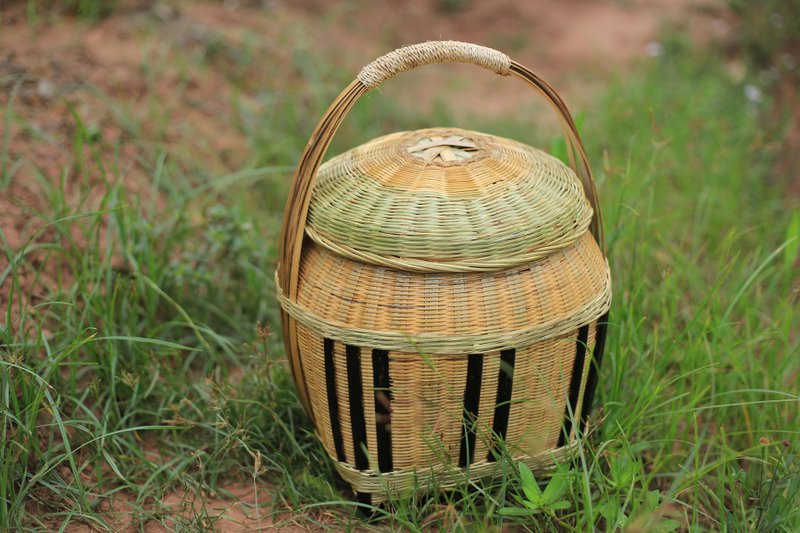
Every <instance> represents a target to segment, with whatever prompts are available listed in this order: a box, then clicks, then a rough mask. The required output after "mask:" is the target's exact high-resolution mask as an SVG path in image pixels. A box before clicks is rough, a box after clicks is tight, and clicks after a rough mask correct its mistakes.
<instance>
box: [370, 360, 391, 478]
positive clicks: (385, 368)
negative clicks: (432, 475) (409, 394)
mask: <svg viewBox="0 0 800 533" xmlns="http://www.w3.org/2000/svg"><path fill="white" fill-rule="evenodd" d="M372 384H373V386H374V388H375V435H376V438H377V442H378V469H379V470H380V471H381V472H391V471H392V470H394V465H393V461H392V425H391V424H392V390H391V383H390V381H389V352H387V351H386V350H377V349H375V350H372Z"/></svg>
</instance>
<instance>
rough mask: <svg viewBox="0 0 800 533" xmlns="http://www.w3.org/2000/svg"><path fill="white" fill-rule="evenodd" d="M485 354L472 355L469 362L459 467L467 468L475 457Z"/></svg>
mask: <svg viewBox="0 0 800 533" xmlns="http://www.w3.org/2000/svg"><path fill="white" fill-rule="evenodd" d="M482 378H483V354H479V353H477V354H470V355H469V360H468V362H467V384H466V385H465V386H464V420H463V423H462V425H461V451H460V453H459V456H458V466H460V467H462V468H463V467H465V466H467V465H469V464H471V463H472V460H473V458H474V457H475V431H476V429H477V428H476V426H477V423H478V408H479V406H480V402H481V380H482Z"/></svg>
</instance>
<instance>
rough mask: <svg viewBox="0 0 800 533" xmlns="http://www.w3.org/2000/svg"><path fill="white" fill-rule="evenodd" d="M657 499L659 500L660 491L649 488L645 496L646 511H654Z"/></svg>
mask: <svg viewBox="0 0 800 533" xmlns="http://www.w3.org/2000/svg"><path fill="white" fill-rule="evenodd" d="M659 500H661V493H660V492H658V491H657V490H651V491H650V492H648V493H647V496H645V500H644V501H645V507H646V508H647V510H648V511H654V510H655V509H656V508H657V507H658V502H659Z"/></svg>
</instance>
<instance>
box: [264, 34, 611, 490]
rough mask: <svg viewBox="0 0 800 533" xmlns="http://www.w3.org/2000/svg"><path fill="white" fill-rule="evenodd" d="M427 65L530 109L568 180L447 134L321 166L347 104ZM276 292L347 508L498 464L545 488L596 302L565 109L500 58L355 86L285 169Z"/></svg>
mask: <svg viewBox="0 0 800 533" xmlns="http://www.w3.org/2000/svg"><path fill="white" fill-rule="evenodd" d="M446 62H462V63H470V64H474V65H477V66H480V67H483V68H486V69H488V70H491V71H493V72H495V73H497V74H499V75H502V76H515V77H517V78H519V79H521V80H522V81H524V82H525V83H526V84H527V85H529V86H530V87H532V88H533V89H534V90H536V91H537V92H538V93H539V94H540V95H542V96H543V97H544V98H545V99H546V101H547V102H548V103H549V104H550V105H551V106H552V108H553V109H554V110H555V112H556V113H557V115H558V118H559V120H560V122H561V125H562V128H563V130H564V133H565V137H566V139H567V148H568V150H567V151H568V154H569V157H570V162H571V165H570V166H567V165H565V164H563V163H562V162H561V161H559V160H557V159H556V158H554V157H552V156H550V155H548V154H546V153H544V152H542V151H540V150H537V149H534V148H531V147H529V146H526V145H524V144H521V143H519V142H516V141H512V140H509V139H503V138H500V137H496V136H492V135H487V134H483V133H479V132H474V131H465V130H461V129H457V128H431V129H425V130H419V131H411V132H399V133H394V134H391V135H387V136H384V137H380V138H378V139H375V140H373V141H371V142H368V143H366V144H364V145H362V146H359V147H357V148H354V149H352V150H349V151H347V152H345V153H343V154H341V155H338V156H336V157H334V158H332V159H330V160H329V161H328V162H326V163H325V164H323V165H321V161H322V158H323V156H324V154H325V152H326V150H327V148H328V146H329V144H330V142H331V139H332V137H333V135H334V134H335V132H336V130H337V128H338V127H339V125H340V124H341V123H342V121H343V120H344V118H345V116H346V115H347V113H348V111H349V110H350V109H351V108H352V107H353V105H354V104H355V102H356V101H357V100H358V99H359V98H360V97H361V96H362V95H364V94H365V93H367V92H368V91H370V90H371V89H374V88H376V87H377V86H378V85H380V84H381V83H383V82H384V81H386V80H388V79H389V78H391V77H393V76H395V75H396V74H398V73H401V72H404V71H408V70H411V69H413V68H416V67H418V66H422V65H428V64H438V63H446ZM570 167H572V168H570ZM276 283H277V287H278V298H279V300H280V303H281V309H282V320H283V335H284V341H285V344H286V350H287V352H288V354H289V360H290V363H291V368H292V373H293V376H294V381H295V383H296V385H297V390H298V392H299V397H300V399H301V401H302V403H303V405H304V407H305V409H306V410H307V412H308V414H309V415H310V417H311V418H312V420H313V422H314V425H315V428H316V431H317V434H318V435H319V438H320V439H321V441H322V443H323V445H324V447H325V449H326V450H327V452H328V453H329V455H330V457H331V458H332V460H333V461H334V463H335V465H336V467H337V470H338V471H339V473H340V474H341V475H342V477H343V478H344V479H345V480H346V481H347V482H349V483H350V484H351V485H352V487H353V489H354V491H355V492H356V493H357V495H358V496H359V499H360V500H361V501H372V502H379V501H382V500H383V499H385V498H386V497H387V495H389V494H392V493H402V492H403V491H404V490H407V489H409V488H410V487H415V486H416V487H418V486H422V487H426V486H430V485H433V484H435V485H436V486H439V487H443V486H449V485H453V484H456V483H458V482H459V480H463V478H464V472H465V470H468V471H469V474H470V475H471V476H490V475H493V474H496V473H497V472H498V471H499V468H500V466H499V462H498V458H499V455H500V453H501V450H504V451H503V453H509V454H510V455H511V456H512V457H514V458H515V459H517V460H522V461H525V462H526V463H527V464H528V465H529V466H531V467H532V468H533V469H534V470H535V471H537V472H539V473H540V474H541V473H546V472H547V471H548V469H550V468H552V467H553V465H554V464H556V463H557V462H559V461H561V460H563V459H564V458H565V456H566V455H567V454H568V453H569V451H570V450H571V448H572V447H573V446H574V445H575V443H576V439H577V438H579V436H580V431H581V428H582V427H585V424H586V419H587V416H588V413H589V410H590V408H591V404H592V396H593V393H594V390H595V387H596V383H597V371H598V367H599V363H600V359H601V357H602V352H603V345H604V339H605V331H606V320H607V312H608V308H609V305H610V300H611V283H610V275H609V270H608V264H607V261H606V259H605V256H604V252H603V233H602V223H601V216H600V208H599V205H598V202H597V194H596V191H595V187H594V182H593V179H592V173H591V169H590V167H589V162H588V159H587V157H586V153H585V151H584V148H583V145H582V143H581V140H580V138H579V136H578V132H577V129H576V127H575V123H574V122H573V120H572V117H571V116H570V113H569V111H568V109H567V107H566V105H565V104H564V102H563V101H562V100H561V98H560V97H559V96H558V95H557V94H556V92H555V91H554V90H553V89H552V88H551V87H550V86H549V85H548V84H547V83H545V82H544V81H543V80H542V79H541V78H539V77H538V76H537V75H536V74H534V73H533V72H531V71H530V70H528V69H527V68H525V67H523V66H522V65H520V64H519V63H517V62H515V61H512V60H511V59H509V57H508V56H506V55H505V54H503V53H501V52H498V51H496V50H492V49H490V48H485V47H482V46H477V45H473V44H467V43H461V42H455V41H438V42H428V43H423V44H418V45H413V46H409V47H405V48H401V49H399V50H396V51H394V52H391V53H389V54H387V55H385V56H383V57H381V58H379V59H377V60H375V61H374V62H372V63H370V64H369V65H367V66H366V67H365V68H364V69H362V70H361V72H360V73H359V75H358V77H357V78H356V79H355V80H354V81H353V82H352V83H351V84H350V85H349V86H348V87H347V88H346V89H345V90H344V91H343V92H342V93H341V94H340V95H339V97H338V98H337V99H336V100H335V101H334V102H333V104H332V105H331V106H330V108H329V109H328V111H327V112H326V113H325V115H324V116H323V117H322V119H321V120H320V122H319V124H318V126H317V128H316V130H315V131H314V133H313V134H312V136H311V139H310V140H309V142H308V145H307V146H306V149H305V152H304V153H303V155H302V158H301V160H300V163H299V166H298V168H297V171H296V173H295V176H294V181H293V184H292V189H291V192H290V195H289V199H288V203H287V206H286V212H285V215H284V221H283V230H282V235H281V241H280V258H279V264H278V269H277V272H276ZM501 444H502V446H501Z"/></svg>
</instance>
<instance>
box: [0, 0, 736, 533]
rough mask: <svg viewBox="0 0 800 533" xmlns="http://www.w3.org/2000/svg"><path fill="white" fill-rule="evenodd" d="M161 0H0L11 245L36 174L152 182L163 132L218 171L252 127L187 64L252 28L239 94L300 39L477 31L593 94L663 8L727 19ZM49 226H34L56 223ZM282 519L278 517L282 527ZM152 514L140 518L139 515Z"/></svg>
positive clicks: (215, 503) (487, 88)
mask: <svg viewBox="0 0 800 533" xmlns="http://www.w3.org/2000/svg"><path fill="white" fill-rule="evenodd" d="M169 5H171V6H173V5H174V6H176V7H167V4H162V3H155V2H148V1H142V0H139V1H119V2H116V3H115V6H116V7H115V10H114V12H112V13H111V14H110V15H109V16H108V17H106V18H104V19H103V20H101V21H100V22H98V23H96V24H89V23H86V22H82V21H78V20H75V19H74V18H72V17H70V16H69V15H68V14H67V15H65V14H59V15H57V16H54V17H49V16H41V17H40V19H39V20H38V22H36V23H35V24H32V23H30V21H28V20H27V18H26V15H25V2H10V3H8V4H6V3H4V4H3V7H0V13H1V14H2V22H0V24H2V27H1V28H0V105H2V106H3V108H4V109H5V108H7V106H9V100H10V99H11V96H12V93H13V92H14V91H15V87H16V88H17V93H16V100H15V102H14V103H13V114H14V117H15V120H13V121H12V124H11V128H10V131H8V132H2V134H0V139H2V138H4V136H7V138H8V139H10V144H9V161H10V162H15V161H18V160H21V159H22V160H25V161H28V162H29V163H25V164H23V165H22V166H21V167H20V168H19V169H18V171H17V172H16V174H15V176H14V178H13V179H12V181H11V185H10V187H9V188H8V189H6V190H5V191H4V192H3V194H2V196H0V228H2V231H3V234H4V235H5V238H6V239H7V241H8V244H9V246H10V247H11V249H12V250H15V251H18V250H20V249H21V248H22V247H23V246H24V245H25V242H26V241H27V240H28V239H29V238H30V237H31V235H32V234H33V233H34V232H35V231H36V230H37V229H38V228H41V227H42V225H43V224H44V220H43V218H42V217H39V216H38V215H37V213H38V212H39V210H41V209H44V208H45V206H46V205H48V204H47V200H46V199H45V198H43V192H42V187H41V185H40V180H41V179H45V180H51V181H56V180H59V179H60V178H61V176H62V172H63V171H64V169H67V170H68V174H67V175H66V191H67V198H66V201H67V202H68V203H69V202H75V201H77V199H78V198H79V197H80V196H81V194H82V195H83V196H86V195H88V203H87V204H85V208H87V209H91V208H92V207H96V204H97V202H98V201H99V198H100V193H99V191H100V189H101V185H102V181H103V178H104V177H105V178H106V179H108V180H112V181H120V182H121V183H123V185H124V186H125V187H126V188H127V189H129V190H131V191H133V192H135V193H136V194H139V195H148V194H150V192H149V191H150V186H149V184H150V177H149V176H148V174H147V170H146V168H144V167H143V165H142V164H141V162H140V161H141V159H142V158H144V159H145V160H150V161H152V159H153V156H154V151H153V145H154V144H155V145H159V144H163V145H167V146H169V147H170V152H171V153H178V154H179V157H184V158H185V160H187V161H191V160H194V161H200V162H202V164H203V165H205V166H206V168H208V169H210V170H211V171H212V172H214V171H218V172H220V173H224V172H229V171H231V170H235V169H237V168H238V167H239V166H240V165H241V164H242V163H243V162H244V161H245V160H246V158H247V156H248V154H247V146H248V143H247V140H246V139H245V138H243V136H242V133H240V131H239V130H238V129H237V128H236V127H235V119H234V118H235V117H234V115H235V110H234V109H232V105H231V99H230V97H229V94H230V88H231V86H230V78H231V75H232V74H236V73H231V72H230V70H229V69H230V68H231V67H230V66H229V65H228V64H227V63H226V61H225V58H224V57H223V58H222V59H221V60H216V59H213V58H211V59H209V62H208V67H207V68H203V69H196V68H193V66H194V65H195V63H196V57H197V55H198V54H200V55H203V54H210V52H209V50H212V49H213V48H214V47H215V46H219V44H220V43H222V45H223V46H224V47H226V48H225V49H227V50H236V49H237V47H238V46H240V45H242V43H243V42H245V41H246V40H248V39H249V40H250V42H251V44H252V40H253V38H254V37H253V36H256V43H255V49H256V50H257V51H258V53H259V54H263V55H262V56H260V57H259V59H258V60H257V61H254V62H253V63H252V64H251V65H250V66H248V67H247V70H246V71H245V72H244V73H242V76H243V77H244V78H245V81H244V82H243V83H241V84H240V86H239V87H238V90H239V92H240V93H242V98H243V99H244V100H245V101H246V100H247V99H248V98H251V97H252V95H253V93H254V92H255V91H256V90H257V89H258V88H260V87H272V86H274V85H275V81H274V80H276V79H280V78H282V77H283V78H285V77H291V76H294V77H295V78H297V83H298V85H297V86H298V90H302V84H303V83H304V80H303V79H302V76H300V77H298V74H297V73H296V72H292V71H291V67H290V64H291V62H290V61H289V60H288V58H289V57H290V55H291V53H292V50H293V48H294V47H295V46H297V45H303V46H306V47H307V48H310V49H312V50H318V53H319V55H320V56H321V57H322V58H324V59H326V60H327V61H329V62H331V64H333V65H335V67H336V68H340V69H343V70H346V71H350V72H353V73H355V72H357V70H358V68H359V67H360V66H362V65H363V64H364V63H366V62H368V61H369V60H371V59H373V58H374V57H376V56H378V55H380V54H381V53H385V52H387V51H389V50H391V49H393V48H395V47H397V46H400V45H403V44H408V43H413V42H419V41H425V40H433V39H457V40H465V41H473V42H477V43H481V44H486V45H489V46H493V47H496V48H500V49H502V50H504V51H507V52H508V53H509V54H510V55H512V56H513V57H514V58H515V59H518V60H519V61H520V62H522V63H524V64H526V65H528V66H530V67H531V68H533V69H534V70H537V71H538V72H540V73H541V74H543V75H544V76H545V77H546V78H547V79H549V80H551V81H552V83H553V84H554V85H555V86H556V87H558V88H560V89H561V90H562V91H563V94H564V96H565V98H566V100H567V101H575V100H578V99H581V98H584V99H585V98H590V97H591V94H592V88H593V87H596V86H601V85H602V80H603V79H606V78H607V77H608V76H611V75H618V74H620V73H621V72H624V69H625V68H626V66H627V65H629V64H630V63H631V62H632V61H635V60H638V59H640V58H647V56H648V53H650V54H652V53H656V52H657V51H658V45H657V44H653V43H655V41H656V40H657V39H658V34H659V30H660V29H661V28H662V26H663V25H664V24H666V23H668V22H670V21H681V23H682V24H687V23H690V24H692V26H693V27H694V28H695V30H696V31H695V33H696V34H697V35H699V36H708V35H713V34H715V33H720V32H723V33H724V32H725V31H727V30H726V28H727V27H728V26H727V22H726V15H725V13H723V12H722V11H721V10H720V8H719V7H718V3H717V2H714V1H713V0H707V1H695V0H651V1H643V0H629V1H625V2H620V1H617V0H601V1H589V0H573V1H568V2H567V1H563V0H536V1H514V0H497V1H493V2H479V1H476V0H473V1H470V0H461V1H446V0H439V1H434V0H411V1H407V2H389V1H388V0H380V1H373V2H368V1H366V0H363V1H351V2H333V1H331V0H298V1H296V2H289V1H283V2H281V1H268V0H265V1H255V0H249V1H245V0H240V1H226V2H224V3H221V2H214V3H212V2H180V3H177V4H169ZM51 19H52V20H51ZM193 58H194V59H193ZM193 61H194V63H193ZM456 71H457V72H458V71H459V70H458V69H456ZM452 72H453V71H452V70H448V71H443V69H423V71H422V72H420V73H419V74H418V76H417V77H416V78H413V79H412V80H411V83H413V84H419V85H416V89H415V90H413V91H405V94H406V96H402V94H403V92H404V91H399V92H398V93H396V94H398V95H400V96H399V98H400V99H401V100H402V102H401V104H400V105H406V106H408V105H413V106H425V105H430V104H431V102H432V100H433V99H434V98H435V96H436V92H437V91H436V90H439V89H440V88H441V87H443V86H444V81H445V78H446V77H447V76H451V75H452ZM223 74H224V75H223ZM470 74H472V72H471V71H470ZM464 79H466V78H463V76H462V82H463V80H464ZM598 80H599V81H598ZM176 87H180V88H181V90H176ZM420 87H422V89H420ZM464 92H465V93H466V95H467V96H465V97H464V99H463V100H459V105H460V106H463V107H459V108H463V109H465V110H468V111H465V112H467V113H477V114H484V115H492V116H497V115H498V114H503V113H513V111H514V110H515V109H516V108H517V107H518V106H519V105H521V102H522V100H521V99H523V98H524V99H526V101H527V100H528V99H530V98H532V96H531V95H529V94H526V93H525V92H523V91H519V87H517V86H513V85H511V84H508V83H505V82H504V80H499V79H495V77H492V76H488V75H487V76H470V77H469V91H464ZM393 94H395V93H393ZM98 95H103V96H102V97H100V96H98ZM408 95H412V96H413V98H414V99H412V98H411V97H409V96H408ZM420 95H422V96H420ZM587 95H589V96H587ZM333 96H334V95H333V94H331V97H333ZM71 109H74V110H75V112H76V113H77V114H78V115H79V116H80V117H81V118H82V120H83V122H84V123H85V124H86V125H88V126H89V127H91V128H93V129H94V131H96V132H99V135H100V140H99V141H98V142H97V145H96V146H97V149H98V151H99V152H100V153H101V154H102V155H103V156H104V157H106V156H107V157H109V158H111V157H112V156H113V146H114V145H115V143H116V141H118V140H119V141H121V142H120V146H121V152H120V154H119V162H118V171H117V172H114V173H113V175H112V174H111V173H110V174H109V175H107V176H102V175H99V174H98V172H97V171H96V170H90V171H88V172H87V173H85V174H82V172H81V168H80V167H79V165H78V161H79V160H78V159H77V158H76V153H75V150H74V139H75V136H76V135H77V127H76V123H75V120H74V119H73V117H72V115H71V111H70V110H71ZM126 116H127V118H126ZM16 119H19V120H16ZM126 120H127V121H128V122H130V121H131V120H132V121H133V122H135V123H138V124H140V128H141V129H140V130H138V131H135V132H134V131H133V130H132V129H131V128H130V126H126ZM3 127H4V126H3V124H2V123H0V128H3ZM83 153H85V154H86V153H88V148H84V149H83ZM34 165H35V167H36V168H37V169H38V171H39V178H37V177H36V176H37V173H36V172H35V171H34V170H32V168H33V166H34ZM153 201H158V199H157V198H153ZM47 231H48V230H45V233H44V235H43V237H39V239H40V240H41V239H45V240H47V239H55V238H56V235H55V234H48V233H47ZM51 233H52V232H51ZM36 260H37V256H36V255H35V254H34V255H31V261H30V262H31V263H32V264H31V268H30V270H29V271H22V272H21V273H20V276H19V279H20V280H21V284H22V286H21V287H20V288H17V298H20V297H21V298H22V299H23V300H24V301H26V302H34V303H35V302H36V301H37V298H41V297H43V296H44V294H43V291H44V290H45V289H46V287H48V286H53V285H54V284H56V283H58V280H59V279H60V282H61V283H62V284H64V283H65V282H67V281H68V279H69V275H70V274H69V272H65V271H63V265H59V263H58V261H53V260H52V259H51V260H49V261H48V263H47V265H46V266H45V268H44V274H43V279H40V280H39V281H38V283H37V284H36V285H35V286H34V284H33V278H34V276H33V272H34V271H35V268H36ZM38 260H40V261H41V260H43V258H42V257H41V256H39V257H38ZM4 261H5V258H4V257H2V258H0V272H2V271H3V270H4V269H5V268H6V266H7V265H4V264H3V262H4ZM8 285H9V283H8V281H7V282H6V283H5V286H0V317H2V318H0V321H4V320H5V318H4V317H5V312H6V308H7V305H8V296H9V292H10V287H9V286H8ZM259 486H260V490H259V491H258V497H259V499H260V500H261V499H263V500H262V501H261V502H260V504H261V505H264V504H265V503H266V502H267V501H268V500H269V497H268V493H269V485H268V483H267V482H266V481H265V482H264V484H261V485H259ZM228 490H229V491H230V492H231V493H232V494H233V495H234V497H235V499H233V500H232V499H222V498H219V497H218V498H211V499H209V500H207V501H206V506H207V508H211V509H215V511H214V513H216V514H218V515H219V516H221V517H222V519H221V520H220V521H217V522H216V523H215V524H214V527H215V528H216V529H217V530H220V531H245V530H247V531H253V530H269V529H273V528H276V527H277V526H276V524H275V523H274V522H273V520H272V519H270V518H268V517H264V516H263V514H262V515H261V516H258V515H256V513H255V509H254V508H253V506H252V505H249V504H252V503H254V502H255V496H256V491H255V490H254V488H253V486H252V483H245V484H242V485H233V486H229V487H228ZM265 495H267V496H266V497H265ZM163 504H164V505H165V506H167V507H171V508H173V509H174V510H175V513H176V515H177V514H184V515H186V514H187V513H189V514H190V513H191V511H192V507H193V505H199V503H198V502H195V503H191V502H189V503H186V502H185V501H184V499H183V498H182V495H180V494H174V495H172V496H169V497H167V498H166V499H165V500H164V502H163ZM125 507H126V504H125V498H124V497H121V498H119V499H118V500H117V502H116V503H114V504H113V505H112V507H111V508H110V509H109V510H108V516H109V517H110V519H112V520H113V521H114V523H115V524H117V526H118V527H119V529H120V530H121V531H124V530H125V529H126V528H129V529H132V526H128V524H129V523H130V522H128V521H127V520H128V519H127V518H126V516H125ZM262 511H263V509H262ZM115 515H118V516H116V518H112V517H114V516H115ZM290 525H291V523H286V524H281V528H284V527H285V526H290ZM160 527H161V526H157V525H152V526H151V525H148V526H147V528H146V531H158V530H159V528H160ZM295 527H296V528H297V529H304V528H301V527H300V526H295ZM73 530H74V531H80V528H76V529H73Z"/></svg>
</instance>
